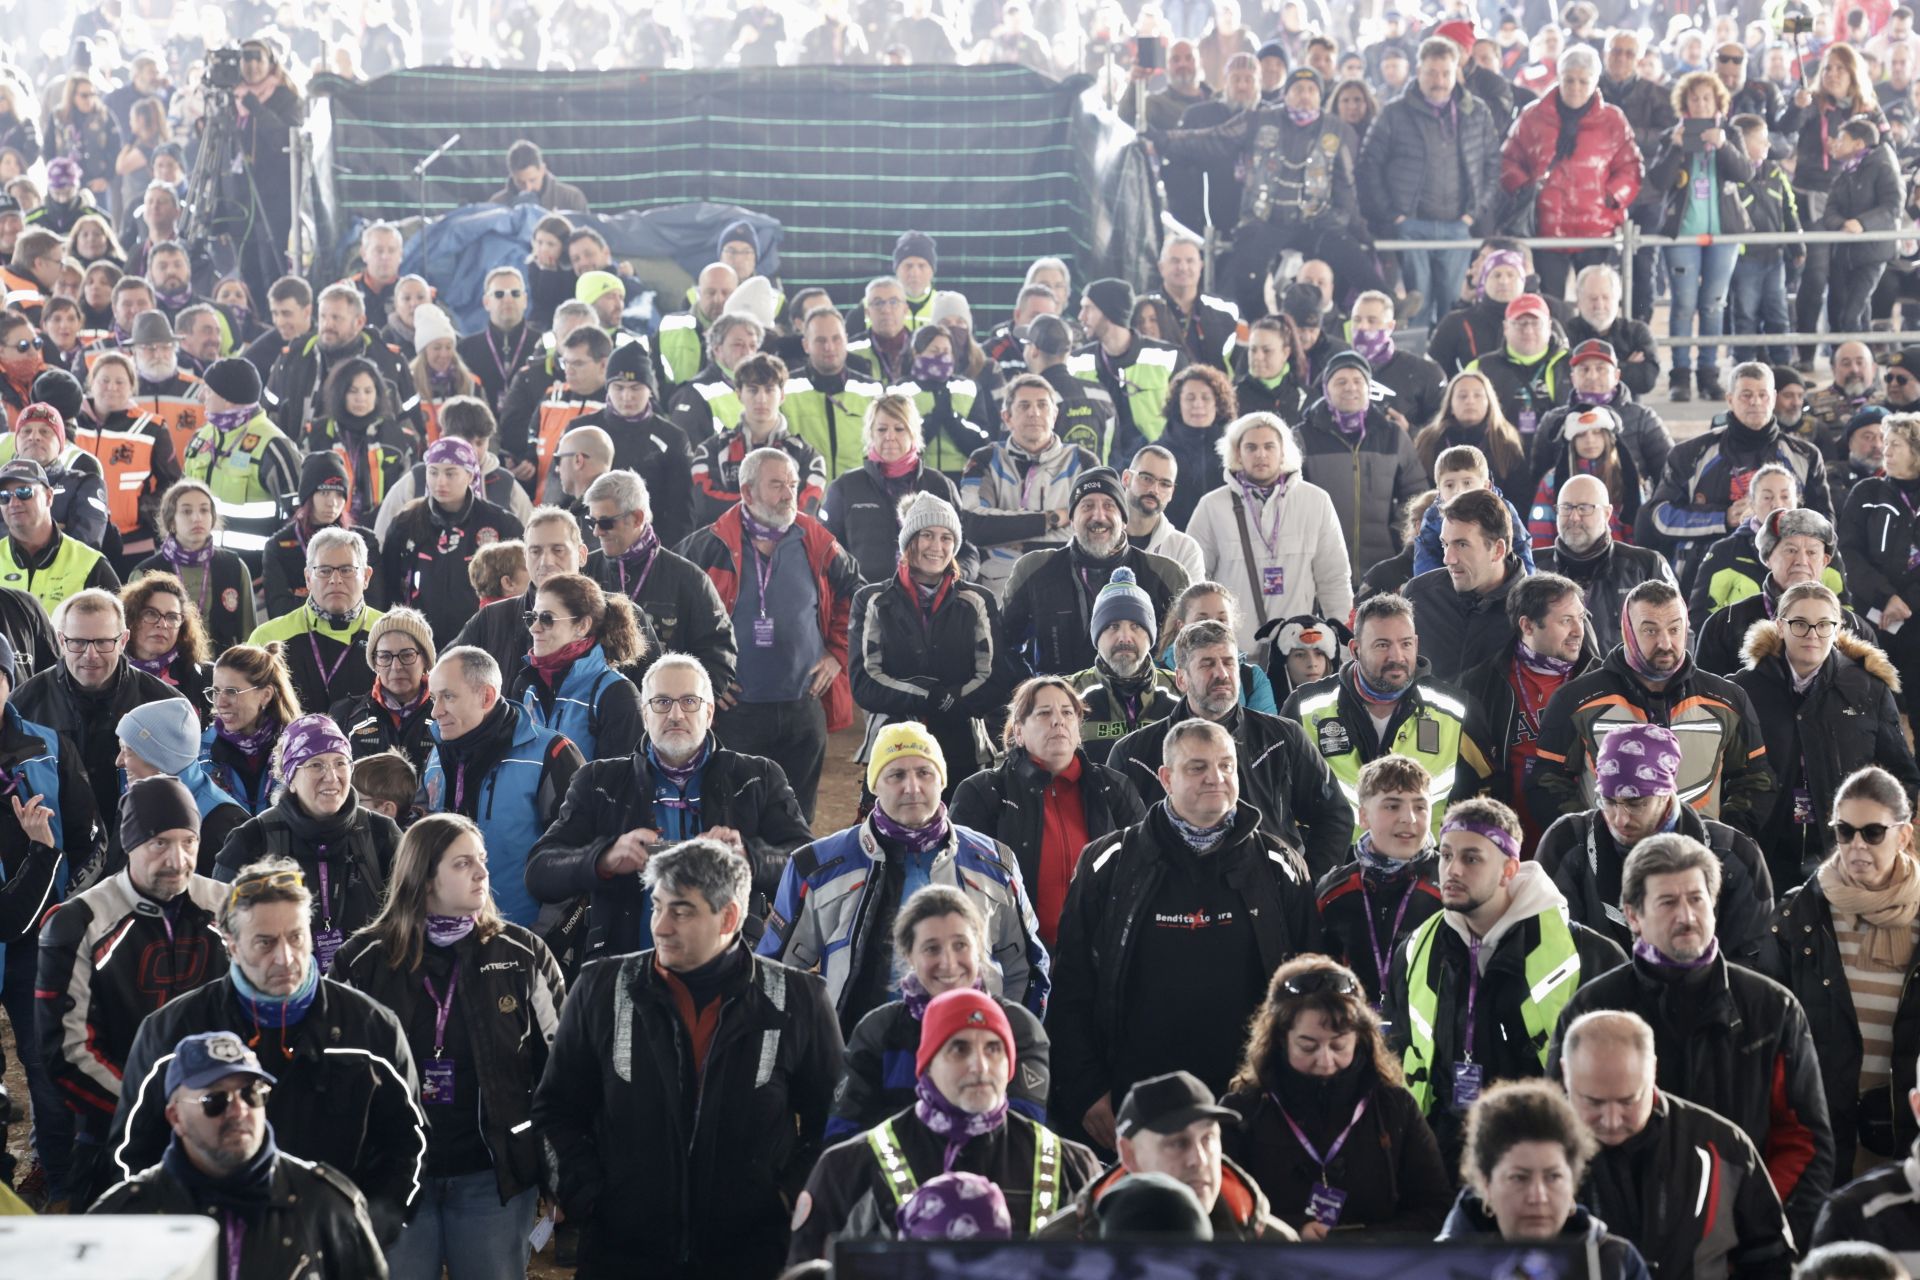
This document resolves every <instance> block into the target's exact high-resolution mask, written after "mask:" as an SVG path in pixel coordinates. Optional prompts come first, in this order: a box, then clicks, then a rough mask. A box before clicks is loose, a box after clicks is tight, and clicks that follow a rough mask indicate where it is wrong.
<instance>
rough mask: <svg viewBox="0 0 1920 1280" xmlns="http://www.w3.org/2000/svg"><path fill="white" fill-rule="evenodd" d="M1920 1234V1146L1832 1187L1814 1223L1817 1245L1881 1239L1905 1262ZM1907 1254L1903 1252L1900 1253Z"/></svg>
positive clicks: (1885, 1247)
mask: <svg viewBox="0 0 1920 1280" xmlns="http://www.w3.org/2000/svg"><path fill="white" fill-rule="evenodd" d="M1916 1238H1920V1147H1916V1148H1915V1149H1913V1150H1911V1151H1909V1153H1908V1155H1907V1157H1906V1159H1904V1160H1902V1161H1900V1162H1899V1163H1898V1164H1890V1165H1885V1166H1882V1167H1881V1168H1878V1169H1875V1170H1874V1171H1873V1172H1872V1173H1869V1174H1867V1175H1866V1176H1865V1177H1862V1178H1857V1179H1855V1180H1854V1181H1852V1182H1849V1183H1848V1184H1847V1185H1846V1186H1844V1187H1841V1188H1840V1189H1839V1190H1837V1191H1835V1192H1834V1193H1833V1196H1832V1198H1831V1199H1829V1200H1828V1201H1827V1207H1826V1208H1824V1209H1822V1210H1821V1211H1820V1220H1819V1221H1818V1222H1816V1223H1814V1224H1813V1247H1814V1248H1819V1247H1820V1246H1821V1245H1823V1244H1837V1243H1842V1242H1845V1243H1848V1244H1855V1243H1860V1242H1863V1241H1864V1242H1866V1243H1868V1244H1877V1245H1879V1246H1880V1247H1881V1248H1883V1249H1886V1250H1887V1251H1889V1252H1890V1253H1893V1254H1894V1255H1895V1256H1897V1257H1901V1261H1902V1263H1903V1265H1905V1264H1907V1262H1908V1259H1910V1258H1911V1257H1912V1256H1913V1242H1914V1240H1915V1239H1916ZM1901 1255H1904V1256H1901Z"/></svg>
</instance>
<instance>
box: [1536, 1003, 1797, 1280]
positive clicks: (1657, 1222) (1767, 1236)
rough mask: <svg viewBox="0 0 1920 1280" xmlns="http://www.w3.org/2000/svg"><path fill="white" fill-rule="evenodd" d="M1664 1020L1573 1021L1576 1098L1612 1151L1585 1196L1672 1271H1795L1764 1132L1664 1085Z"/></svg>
mask: <svg viewBox="0 0 1920 1280" xmlns="http://www.w3.org/2000/svg"><path fill="white" fill-rule="evenodd" d="M1657 1063H1658V1056H1657V1055H1656V1054H1655V1052H1654V1042H1653V1028H1652V1027H1649V1026H1648V1025H1647V1024H1646V1022H1645V1020H1643V1019H1642V1018H1640V1017H1639V1016H1638V1015H1637V1014H1632V1013H1617V1012H1612V1011H1602V1012H1596V1013H1589V1014H1586V1015H1584V1016H1583V1017H1581V1018H1580V1019H1579V1020H1578V1021H1576V1022H1574V1023H1572V1024H1570V1025H1569V1026H1568V1028H1567V1036H1566V1045H1565V1050H1564V1053H1563V1055H1562V1060H1561V1063H1560V1067H1561V1072H1562V1074H1563V1076H1564V1078H1565V1082H1566V1089H1567V1098H1568V1100H1569V1101H1571V1102H1572V1103H1573V1109H1574V1110H1575V1111H1576V1112H1578V1113H1579V1115H1580V1119H1581V1120H1582V1121H1584V1122H1585V1123H1586V1125H1587V1127H1588V1128H1589V1129H1591V1130H1592V1131H1593V1136H1594V1137H1595V1138H1596V1139H1598V1140H1599V1143H1600V1149H1599V1151H1598V1152H1597V1153H1596V1154H1595V1155H1594V1158H1593V1160H1592V1161H1591V1162H1590V1163H1589V1164H1588V1165H1587V1178H1586V1183H1585V1185H1584V1187H1583V1188H1582V1194H1581V1196H1580V1202H1581V1203H1582V1204H1584V1205H1586V1206H1587V1207H1588V1208H1589V1209H1591V1210H1593V1212H1594V1214H1595V1215H1596V1216H1600V1217H1604V1219H1605V1221H1606V1223H1607V1227H1608V1229H1609V1230H1611V1231H1614V1232H1616V1233H1617V1234H1619V1235H1621V1236H1624V1237H1625V1238H1626V1239H1628V1240H1630V1241H1632V1242H1633V1244H1634V1246H1635V1247H1636V1248H1638V1249H1639V1250H1640V1252H1641V1254H1642V1255H1644V1256H1645V1257H1646V1259H1647V1262H1648V1265H1649V1267H1650V1268H1652V1269H1654V1270H1655V1271H1656V1273H1657V1274H1658V1275H1660V1276H1661V1277H1662V1280H1683V1278H1691V1280H1725V1278H1726V1277H1728V1276H1739V1277H1741V1280H1748V1277H1760V1278H1761V1280H1786V1277H1787V1276H1788V1275H1790V1274H1791V1273H1792V1270H1793V1241H1792V1238H1791V1237H1790V1236H1789V1235H1788V1233H1787V1221H1786V1216H1785V1214H1784V1213H1783V1211H1782V1210H1781V1207H1780V1196H1779V1193H1778V1192H1776V1191H1775V1190H1774V1189H1773V1180H1772V1179H1771V1178H1770V1177H1768V1176H1767V1166H1766V1164H1765V1163H1764V1162H1763V1161H1762V1160H1761V1158H1760V1152H1759V1149H1758V1148H1756V1147H1755V1146H1754V1145H1753V1139H1751V1138H1749V1137H1747V1135H1746V1134H1744V1133H1742V1132H1741V1131H1740V1130H1739V1129H1738V1128H1737V1127H1735V1126H1734V1125H1733V1124H1731V1123H1729V1122H1728V1121H1727V1120H1726V1119H1725V1118H1724V1117H1723V1116H1720V1115H1719V1114H1717V1113H1715V1112H1713V1111H1709V1110H1708V1109H1707V1108H1705V1107H1703V1106H1700V1105H1699V1104H1697V1103H1693V1102H1688V1101H1687V1100H1685V1099H1684V1098H1680V1097H1678V1096H1676V1095H1674V1094H1672V1093H1667V1092H1663V1091H1662V1090H1661V1089H1660V1088H1659V1087H1658V1086H1657V1085H1656V1084H1655V1080H1656V1078H1657V1076H1658V1069H1657Z"/></svg>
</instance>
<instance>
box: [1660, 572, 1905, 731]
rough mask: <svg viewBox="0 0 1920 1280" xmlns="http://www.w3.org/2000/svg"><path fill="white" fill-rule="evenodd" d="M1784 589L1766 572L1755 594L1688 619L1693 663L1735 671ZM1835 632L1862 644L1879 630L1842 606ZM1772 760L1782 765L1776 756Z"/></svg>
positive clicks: (1716, 670)
mask: <svg viewBox="0 0 1920 1280" xmlns="http://www.w3.org/2000/svg"><path fill="white" fill-rule="evenodd" d="M1785 590H1786V588H1785V587H1783V586H1781V585H1780V584H1779V583H1778V582H1776V581H1775V580H1774V577H1773V575H1772V574H1771V573H1768V574H1766V575H1765V576H1764V577H1762V578H1761V580H1760V590H1759V592H1758V593H1757V594H1755V595H1750V596H1744V597H1742V598H1741V599H1738V600H1735V601H1734V602H1733V603H1732V604H1729V605H1726V606H1725V607H1723V608H1719V609H1715V610H1714V611H1713V612H1712V613H1710V614H1708V615H1707V618H1706V621H1704V622H1702V621H1700V620H1698V619H1690V621H1692V623H1693V629H1694V634H1693V661H1694V665H1695V666H1697V667H1699V668H1700V670H1702V671H1711V672H1713V673H1714V674H1715V675H1723V676H1728V677H1732V676H1734V675H1737V674H1738V673H1739V671H1740V669H1741V667H1742V666H1743V665H1744V664H1745V647H1746V642H1747V639H1748V637H1749V636H1750V635H1751V633H1752V631H1753V628H1754V627H1756V626H1758V625H1759V624H1760V623H1762V622H1765V621H1768V619H1769V615H1771V614H1772V613H1773V612H1774V610H1775V608H1776V607H1777V606H1778V605H1779V603H1780V595H1781V593H1782V592H1784V591H1785ZM1836 634H1837V635H1840V636H1848V637H1850V638H1852V639H1854V640H1857V641H1859V642H1860V643H1861V644H1865V645H1871V644H1873V642H1874V641H1875V640H1877V639H1879V633H1878V632H1876V631H1875V630H1874V629H1873V626H1872V624H1870V623H1868V622H1867V620H1866V619H1865V618H1862V617H1861V616H1860V615H1859V614H1857V613H1855V612H1854V611H1853V610H1851V609H1845V608H1843V609H1841V610H1840V630H1839V631H1838V632H1837V633H1836ZM1774 764H1775V766H1776V767H1784V766H1783V765H1782V763H1781V762H1780V761H1778V760H1776V761H1774Z"/></svg>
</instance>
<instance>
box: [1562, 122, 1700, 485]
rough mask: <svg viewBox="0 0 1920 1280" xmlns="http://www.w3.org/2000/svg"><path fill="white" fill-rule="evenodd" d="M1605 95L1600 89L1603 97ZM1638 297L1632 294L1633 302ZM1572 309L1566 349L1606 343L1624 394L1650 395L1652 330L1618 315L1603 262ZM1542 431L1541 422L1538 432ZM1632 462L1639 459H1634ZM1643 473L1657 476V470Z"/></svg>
mask: <svg viewBox="0 0 1920 1280" xmlns="http://www.w3.org/2000/svg"><path fill="white" fill-rule="evenodd" d="M1605 92H1606V91H1605V89H1604V88H1603V89H1602V90H1601V93H1602V96H1604V95H1605ZM1668 128H1669V129H1670V128H1672V126H1671V125H1669V126H1668ZM1655 208H1656V210H1657V208H1658V206H1657V205H1656V206H1655ZM1636 283H1637V282H1636ZM1639 296H1640V295H1639V294H1638V293H1637V292H1636V293H1635V294H1634V297H1635V298H1638V297H1639ZM1573 305H1574V315H1573V317H1572V318H1571V319H1569V320H1568V321H1567V345H1568V346H1569V347H1571V348H1573V349H1574V350H1575V351H1578V350H1579V349H1580V348H1581V347H1582V346H1584V345H1585V344H1586V343H1588V342H1591V341H1593V340H1594V339H1596V338H1597V339H1599V340H1600V341H1602V342H1605V343H1606V344H1607V346H1608V347H1609V348H1611V349H1612V351H1613V353H1614V355H1615V357H1616V358H1617V359H1618V360H1619V361H1620V364H1619V375H1620V381H1621V382H1622V383H1624V384H1625V385H1626V388H1627V390H1628V391H1629V392H1631V393H1632V394H1633V395H1636V396H1644V395H1646V394H1647V393H1648V392H1650V391H1652V390H1653V387H1654V384H1655V383H1656V382H1658V381H1659V380H1660V349H1659V348H1658V347H1656V346H1654V345H1653V330H1652V329H1650V328H1649V327H1648V326H1647V322H1646V321H1644V320H1636V319H1634V318H1633V317H1632V316H1627V315H1622V314H1621V312H1620V272H1619V271H1618V270H1617V269H1616V268H1614V267H1613V266H1611V265H1609V264H1608V263H1604V262H1594V263H1589V264H1588V265H1587V266H1584V267H1582V268H1580V273H1579V274H1578V275H1576V276H1574V278H1573ZM1576 390H1577V389H1576ZM1545 429H1546V424H1545V422H1544V421H1543V422H1542V423H1541V430H1542V431H1545ZM1663 456H1664V455H1663ZM1634 461H1636V462H1638V461H1641V459H1640V458H1639V457H1638V456H1637V455H1636V457H1635V459H1634ZM1646 470H1647V472H1648V474H1652V475H1658V474H1659V468H1658V467H1653V468H1649V469H1646Z"/></svg>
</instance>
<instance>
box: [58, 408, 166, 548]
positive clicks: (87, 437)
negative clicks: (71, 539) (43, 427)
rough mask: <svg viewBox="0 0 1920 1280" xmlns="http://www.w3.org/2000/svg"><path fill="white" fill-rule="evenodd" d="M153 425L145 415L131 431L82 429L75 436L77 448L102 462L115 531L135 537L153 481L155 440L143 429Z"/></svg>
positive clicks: (110, 513)
mask: <svg viewBox="0 0 1920 1280" xmlns="http://www.w3.org/2000/svg"><path fill="white" fill-rule="evenodd" d="M152 421H153V415H151V414H147V415H143V416H142V417H141V418H140V420H139V421H138V422H136V423H134V424H133V427H132V429H131V430H128V431H99V430H93V429H90V428H88V427H80V428H79V429H77V430H76V431H75V432H74V433H73V442H74V444H75V445H77V446H79V447H80V448H82V449H84V450H86V451H87V452H88V453H90V454H92V455H93V456H94V457H95V458H97V459H99V461H100V475H101V479H102V481H103V482H104V484H105V486H106V490H107V512H108V514H109V515H111V516H112V517H113V526H114V528H116V529H118V530H120V532H121V533H122V534H132V533H134V532H136V531H138V530H139V528H140V497H141V495H142V494H144V493H145V492H146V491H147V489H148V487H149V486H150V485H151V483H152V479H153V437H152V436H150V435H148V434H147V433H146V432H145V431H144V430H142V428H144V427H145V426H146V425H147V424H148V423H149V422H152Z"/></svg>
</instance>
